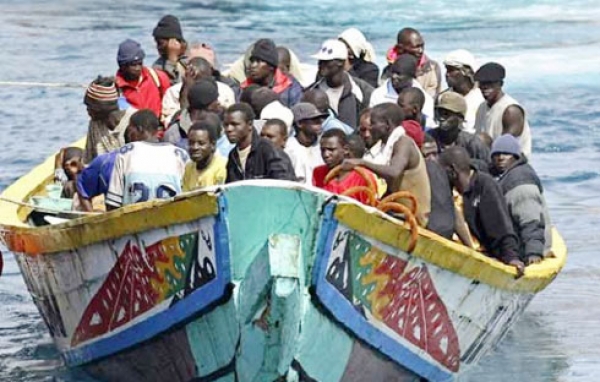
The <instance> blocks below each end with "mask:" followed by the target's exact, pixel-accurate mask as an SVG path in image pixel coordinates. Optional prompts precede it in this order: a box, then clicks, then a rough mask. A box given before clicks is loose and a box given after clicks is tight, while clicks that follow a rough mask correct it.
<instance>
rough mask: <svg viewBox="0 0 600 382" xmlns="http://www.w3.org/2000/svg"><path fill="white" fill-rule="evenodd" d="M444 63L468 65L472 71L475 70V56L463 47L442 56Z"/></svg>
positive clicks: (459, 65) (447, 64) (458, 65)
mask: <svg viewBox="0 0 600 382" xmlns="http://www.w3.org/2000/svg"><path fill="white" fill-rule="evenodd" d="M444 65H446V66H456V67H461V66H468V67H469V68H471V70H472V71H473V72H475V71H476V70H477V67H476V64H475V57H473V55H472V54H471V52H469V51H468V50H464V49H458V50H453V51H452V52H450V53H448V55H447V56H446V58H444Z"/></svg>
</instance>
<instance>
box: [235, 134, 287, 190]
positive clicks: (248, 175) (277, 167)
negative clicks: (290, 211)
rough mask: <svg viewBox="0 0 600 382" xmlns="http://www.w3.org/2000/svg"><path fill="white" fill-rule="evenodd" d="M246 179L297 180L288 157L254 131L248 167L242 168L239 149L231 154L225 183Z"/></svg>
mask: <svg viewBox="0 0 600 382" xmlns="http://www.w3.org/2000/svg"><path fill="white" fill-rule="evenodd" d="M286 159H287V160H286ZM246 179H282V180H295V179H296V177H295V175H294V170H293V168H292V166H291V161H290V159H289V158H287V155H286V154H285V153H284V152H283V151H281V150H278V149H276V148H275V147H274V146H273V144H272V143H271V141H269V140H268V139H265V138H261V137H259V136H258V133H257V132H256V130H254V129H253V130H252V142H251V143H250V153H249V154H248V159H246V167H245V168H242V165H241V162H240V156H239V154H238V150H237V147H236V148H234V149H233V150H231V151H230V152H229V157H228V160H227V178H226V180H225V182H226V183H231V182H236V181H239V180H246Z"/></svg>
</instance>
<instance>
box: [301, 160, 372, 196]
mask: <svg viewBox="0 0 600 382" xmlns="http://www.w3.org/2000/svg"><path fill="white" fill-rule="evenodd" d="M363 170H365V172H366V173H367V174H368V175H367V176H368V177H369V178H370V179H371V183H372V184H377V180H376V179H375V175H374V174H373V173H372V172H371V171H369V170H367V169H364V168H363ZM328 172H329V168H328V167H327V165H321V166H318V167H315V169H314V170H313V186H315V187H319V188H322V189H324V190H327V191H329V192H332V193H334V194H338V195H341V194H343V193H344V191H346V190H349V189H350V188H352V187H357V186H364V187H369V184H368V183H367V182H365V180H364V179H363V177H362V176H360V174H359V173H358V172H357V171H351V172H350V173H349V174H346V177H345V178H344V179H342V180H337V179H332V180H330V181H329V183H327V184H325V177H326V176H327V173H328ZM351 197H352V198H354V199H356V200H358V201H359V202H361V203H363V204H367V205H368V204H369V197H368V195H367V193H365V192H359V193H356V194H354V195H352V196H351Z"/></svg>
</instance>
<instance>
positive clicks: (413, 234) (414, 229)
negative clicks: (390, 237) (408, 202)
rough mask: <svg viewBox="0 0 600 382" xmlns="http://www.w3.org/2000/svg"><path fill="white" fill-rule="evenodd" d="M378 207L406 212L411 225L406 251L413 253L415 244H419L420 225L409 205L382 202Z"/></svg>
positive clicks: (406, 219)
mask: <svg viewBox="0 0 600 382" xmlns="http://www.w3.org/2000/svg"><path fill="white" fill-rule="evenodd" d="M378 208H379V210H381V211H382V212H388V211H394V212H399V213H401V214H404V219H405V221H406V222H407V223H408V225H409V227H410V241H409V243H408V248H407V249H406V251H407V252H408V253H411V252H412V251H413V250H414V249H415V246H416V245H417V239H418V237H419V229H418V227H419V225H418V223H417V219H416V218H415V215H413V214H412V212H411V210H409V209H408V207H406V206H405V205H403V204H400V203H396V202H387V203H382V204H380V205H379V207H378Z"/></svg>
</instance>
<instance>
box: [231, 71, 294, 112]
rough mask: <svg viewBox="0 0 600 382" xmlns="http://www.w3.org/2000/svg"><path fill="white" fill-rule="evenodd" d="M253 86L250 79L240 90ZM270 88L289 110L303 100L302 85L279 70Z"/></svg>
mask: <svg viewBox="0 0 600 382" xmlns="http://www.w3.org/2000/svg"><path fill="white" fill-rule="evenodd" d="M252 84H253V82H252V79H251V78H250V77H248V78H246V81H244V82H243V83H242V84H241V85H240V88H241V89H242V90H243V89H246V88H247V87H248V86H250V85H252ZM269 88H270V89H271V90H273V91H274V92H275V93H277V95H279V101H280V102H281V103H282V104H283V105H284V106H285V107H288V108H291V107H292V106H294V105H295V104H297V103H298V102H300V99H301V98H302V85H300V83H299V82H298V81H297V80H296V79H295V78H294V77H293V76H292V75H290V74H285V73H283V72H282V71H281V70H279V69H275V74H274V76H273V82H272V83H271V84H270V85H269Z"/></svg>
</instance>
